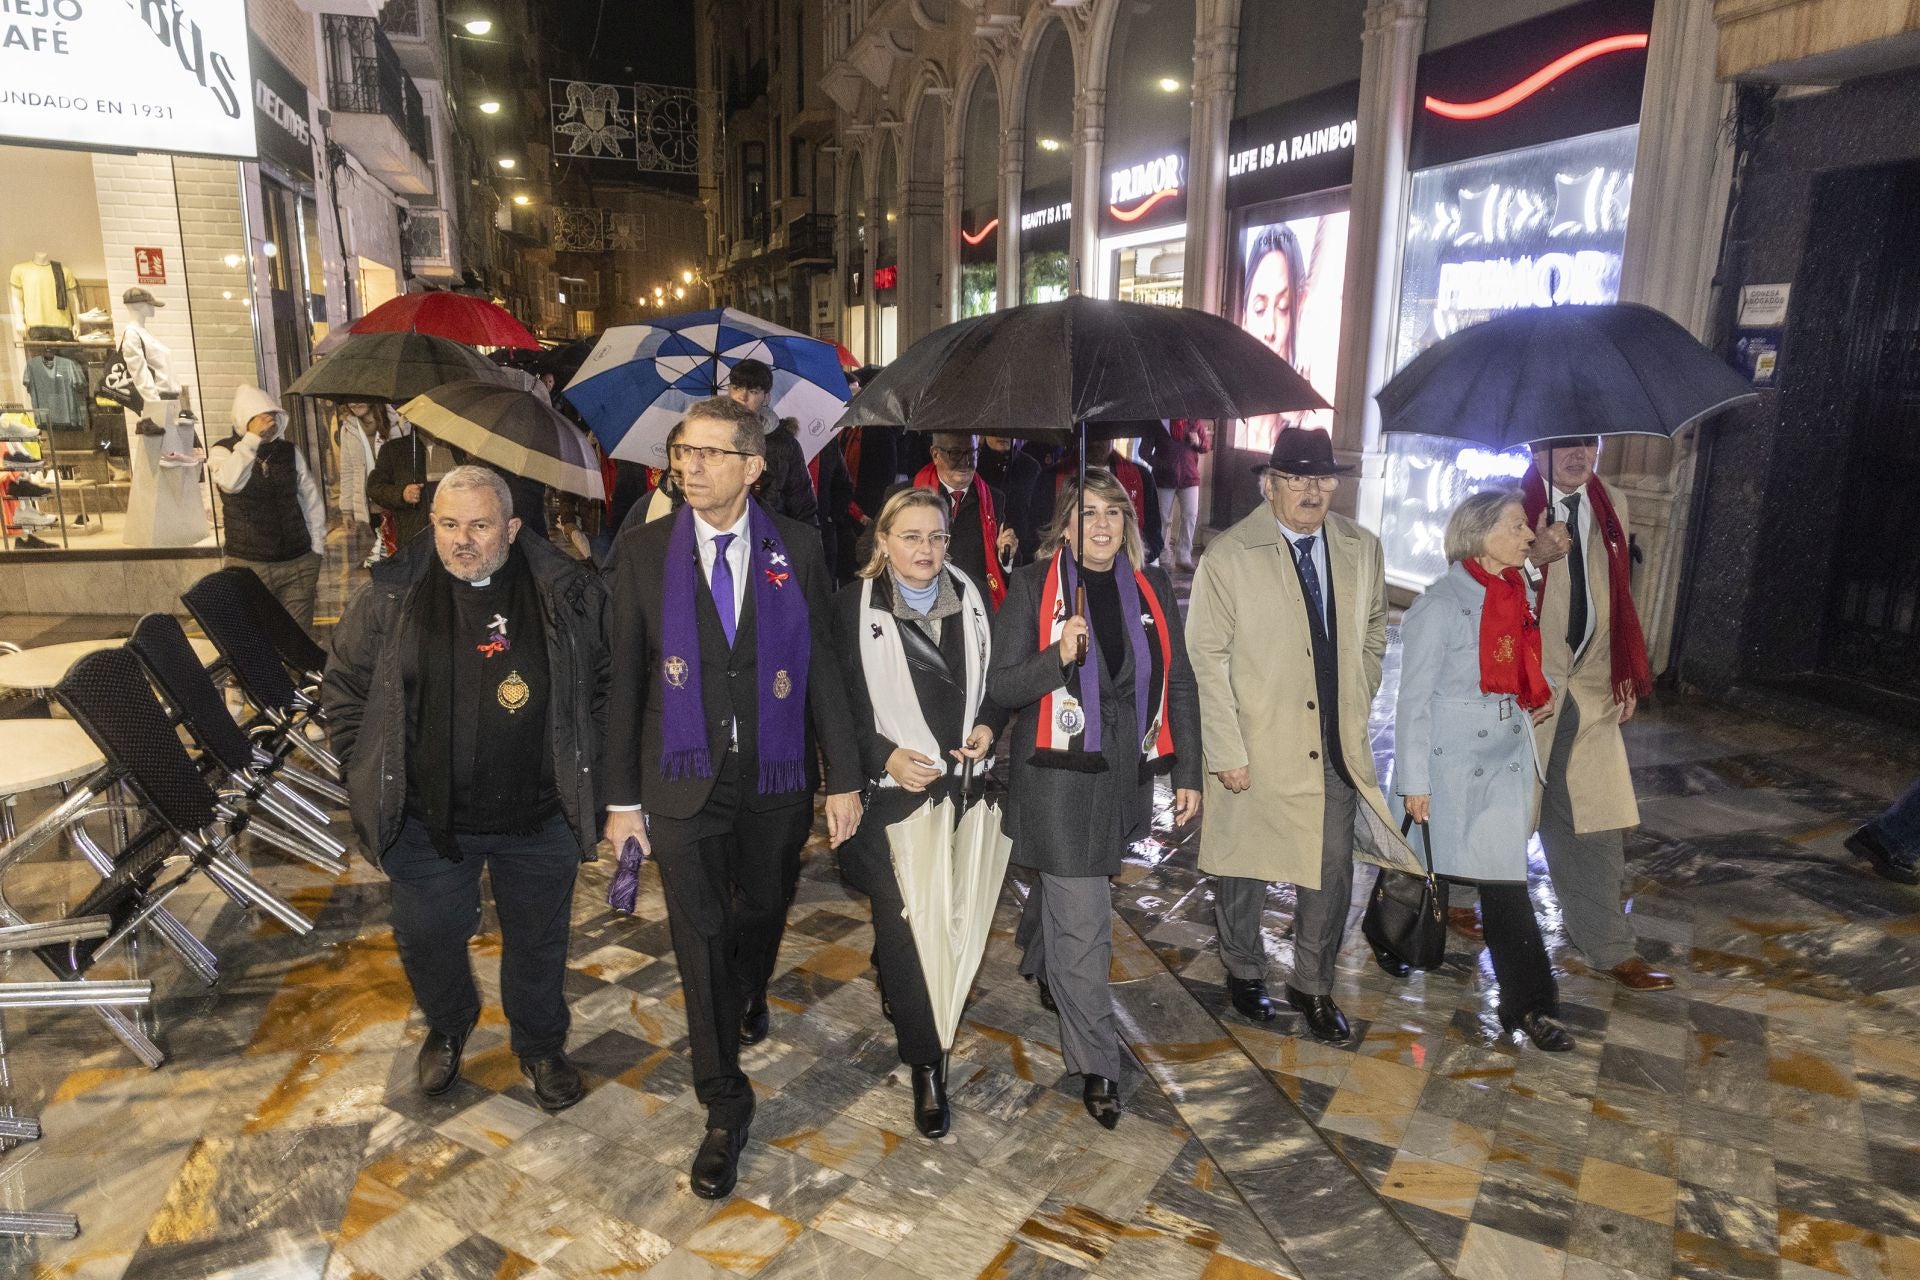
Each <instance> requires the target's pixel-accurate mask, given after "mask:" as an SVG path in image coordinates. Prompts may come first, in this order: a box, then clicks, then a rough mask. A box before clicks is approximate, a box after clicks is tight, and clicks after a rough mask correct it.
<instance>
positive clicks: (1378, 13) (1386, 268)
mask: <svg viewBox="0 0 1920 1280" xmlns="http://www.w3.org/2000/svg"><path fill="white" fill-rule="evenodd" d="M1426 24H1427V5H1426V0H1372V2H1371V3H1369V4H1368V5H1367V19H1366V32H1365V34H1364V35H1363V36H1362V37H1361V43H1362V52H1361V56H1360V117H1359V125H1358V128H1359V136H1358V138H1356V140H1355V142H1354V149H1353V214H1352V221H1351V222H1350V224H1349V227H1348V233H1347V278H1346V295H1347V296H1346V306H1345V308H1344V309H1343V311H1342V314H1341V318H1340V367H1339V374H1338V380H1337V382H1336V383H1335V387H1336V390H1335V393H1334V401H1335V413H1334V418H1333V441H1334V446H1335V448H1336V449H1338V450H1340V451H1341V452H1342V453H1343V454H1345V455H1347V456H1348V457H1350V458H1351V457H1352V456H1353V455H1356V454H1357V455H1358V459H1359V462H1360V468H1361V470H1360V485H1359V494H1358V497H1357V509H1356V511H1355V515H1356V516H1357V518H1358V519H1359V520H1360V522H1361V523H1362V524H1364V525H1366V526H1368V527H1369V528H1374V529H1377V528H1379V526H1380V509H1381V497H1382V490H1381V485H1382V482H1383V480H1384V478H1385V474H1386V456H1385V454H1384V453H1383V452H1382V450H1381V443H1380V410H1379V407H1378V406H1377V405H1376V404H1374V401H1373V393H1374V392H1376V391H1378V390H1379V389H1380V387H1381V385H1382V384H1383V383H1385V382H1386V380H1387V379H1388V377H1390V376H1391V375H1392V373H1393V328H1394V317H1395V314H1396V312H1397V311H1398V303H1399V294H1400V249H1401V244H1402V242H1403V241H1404V239H1405V233H1406V220H1407V151H1408V145H1409V142H1410V141H1411V137H1412V131H1413V108H1414V101H1413V86H1414V77H1415V75H1416V73H1417V72H1418V71H1419V68H1420V47H1421V44H1422V43H1423V41H1424V39H1425V35H1426Z"/></svg>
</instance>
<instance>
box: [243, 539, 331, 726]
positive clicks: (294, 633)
mask: <svg viewBox="0 0 1920 1280" xmlns="http://www.w3.org/2000/svg"><path fill="white" fill-rule="evenodd" d="M219 574H220V576H221V577H223V578H228V579H231V580H232V582H231V586H232V590H233V592H234V594H235V595H236V596H237V597H239V600H240V603H241V605H242V607H244V608H245V609H246V611H247V615H248V616H249V617H251V618H252V619H253V622H254V625H255V626H257V627H259V628H260V630H261V631H263V632H265V633H266V637H267V643H268V644H270V645H272V646H273V651H274V653H275V654H277V655H278V656H279V658H280V661H281V662H282V663H284V664H285V665H286V668H287V670H288V671H290V672H291V673H292V674H293V682H294V684H296V685H298V686H299V687H300V688H301V690H302V691H303V692H308V691H313V693H314V696H316V697H317V696H318V694H317V691H318V689H319V687H320V681H321V679H322V677H324V676H325V675H326V673H327V651H326V650H325V649H323V648H321V647H320V644H319V642H318V641H316V640H315V639H314V638H313V637H312V636H310V635H308V634H307V629H306V628H305V627H303V626H301V625H300V622H299V620H298V619H296V618H295V617H294V616H293V615H292V614H291V613H288V612H287V606H286V605H284V604H281V603H280V597H279V596H276V595H274V594H273V592H272V591H270V590H268V589H267V584H266V583H264V582H262V581H260V575H259V574H257V573H255V572H254V571H253V570H251V569H245V568H241V567H240V566H238V565H234V566H231V567H229V568H225V569H221V570H219Z"/></svg>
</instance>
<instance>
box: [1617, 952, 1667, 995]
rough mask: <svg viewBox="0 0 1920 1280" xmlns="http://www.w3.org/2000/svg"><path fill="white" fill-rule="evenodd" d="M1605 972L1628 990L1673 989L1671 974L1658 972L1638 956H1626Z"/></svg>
mask: <svg viewBox="0 0 1920 1280" xmlns="http://www.w3.org/2000/svg"><path fill="white" fill-rule="evenodd" d="M1606 973H1607V976H1608V977H1609V978H1612V979H1613V980H1614V981H1615V982H1617V983H1619V984H1620V985H1621V986H1623V987H1625V988H1626V989H1627V990H1629V991H1671V990H1673V975H1672V974H1667V973H1662V972H1660V971H1659V970H1658V969H1656V968H1654V967H1653V966H1652V965H1650V964H1648V963H1647V962H1646V961H1645V960H1642V959H1641V958H1640V957H1639V956H1628V957H1627V958H1626V959H1625V960H1622V961H1621V962H1620V963H1619V964H1617V965H1615V966H1613V968H1611V969H1608V970H1607V971H1606Z"/></svg>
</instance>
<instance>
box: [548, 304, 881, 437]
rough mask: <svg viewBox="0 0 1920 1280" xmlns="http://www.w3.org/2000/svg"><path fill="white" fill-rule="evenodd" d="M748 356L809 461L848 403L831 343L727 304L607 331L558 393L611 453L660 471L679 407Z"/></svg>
mask: <svg viewBox="0 0 1920 1280" xmlns="http://www.w3.org/2000/svg"><path fill="white" fill-rule="evenodd" d="M748 359H752V360H759V361H762V362H764V363H766V364H767V365H769V366H771V367H772V369H773V397H772V398H771V399H770V400H769V401H768V402H767V404H768V407H769V408H770V409H772V410H773V412H774V415H775V416H776V417H781V418H794V419H796V420H798V422H799V423H800V445H801V448H803V449H804V450H805V451H806V455H807V457H808V459H812V457H813V455H814V454H816V453H818V452H820V450H821V449H822V448H823V447H824V446H825V445H826V443H827V441H828V440H830V439H832V438H833V428H834V423H835V422H836V421H837V420H838V419H839V417H840V415H841V413H842V412H844V411H845V409H846V407H847V375H846V373H845V372H844V371H843V370H842V369H841V367H840V358H839V356H838V354H837V353H836V352H835V351H834V347H833V344H832V343H831V342H822V341H820V340H819V339H818V338H809V337H807V336H806V335H805V334H802V333H795V332H794V331H793V330H791V329H783V328H781V327H780V326H779V325H777V324H768V323H767V322H766V321H765V320H760V319H757V318H755V317H753V316H750V315H748V314H747V313H746V312H744V311H735V310H733V309H732V308H731V307H726V308H722V309H720V310H717V311H694V312H690V313H689V314H687V315H683V316H673V317H671V318H669V319H665V320H661V321H658V322H656V323H654V324H634V325H622V326H621V327H620V328H617V329H609V330H607V331H606V332H605V333H604V334H602V335H601V336H600V341H599V342H597V343H595V344H594V348H593V353H592V354H591V355H589V356H588V357H587V361H586V363H585V364H583V365H581V366H580V372H578V373H576V374H575V375H574V376H573V381H571V382H569V383H568V384H567V391H566V394H567V399H568V400H569V401H570V402H571V403H572V404H573V407H574V408H575V409H577V410H579V412H580V416H581V417H583V418H585V419H586V420H587V425H588V426H589V427H591V428H593V434H594V435H595V436H597V437H598V438H599V440H600V444H601V447H602V448H604V449H605V450H606V451H607V453H608V454H609V455H610V456H612V457H615V458H619V459H622V460H624V461H627V462H639V463H643V464H645V465H646V466H649V467H664V466H666V465H667V433H668V432H669V431H671V430H673V427H674V424H675V423H677V422H679V421H680V419H681V418H683V417H685V416H686V410H687V406H688V405H690V404H692V403H693V402H694V401H696V400H704V399H706V398H707V397H708V396H714V395H719V394H720V393H721V392H722V391H723V390H724V389H725V387H726V385H727V377H728V374H729V372H730V371H731V370H732V368H733V366H734V365H736V364H738V363H739V362H740V361H742V360H748Z"/></svg>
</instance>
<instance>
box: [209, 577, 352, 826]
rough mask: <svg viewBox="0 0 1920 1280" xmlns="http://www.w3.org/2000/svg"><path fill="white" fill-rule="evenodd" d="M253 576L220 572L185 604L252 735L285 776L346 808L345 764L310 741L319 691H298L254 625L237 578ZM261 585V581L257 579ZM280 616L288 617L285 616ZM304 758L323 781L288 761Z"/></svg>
mask: <svg viewBox="0 0 1920 1280" xmlns="http://www.w3.org/2000/svg"><path fill="white" fill-rule="evenodd" d="M240 573H245V574H246V575H247V576H248V577H253V574H252V571H251V570H235V569H221V570H219V571H218V572H215V573H210V574H208V575H207V576H206V577H204V578H202V579H200V581H198V582H196V583H194V584H193V585H192V586H191V587H189V588H187V591H186V593H185V594H184V595H182V596H181V597H180V599H181V600H182V601H183V602H185V604H186V606H187V611H188V612H189V613H191V614H192V615H193V619H194V621H195V622H197V623H199V624H200V629H201V630H202V631H204V632H206V633H207V638H208V639H209V640H211V641H213V644H214V647H215V648H216V649H218V650H219V651H220V656H221V658H222V659H223V660H224V661H225V663H226V668H227V672H228V674H230V675H231V676H232V677H233V679H234V682H235V683H236V684H238V685H239V687H240V692H241V694H242V695H243V696H245V698H246V699H247V701H248V702H250V703H252V704H253V706H254V709H255V710H256V711H257V712H259V718H258V719H257V720H256V721H254V722H252V723H250V724H249V725H248V726H247V732H248V734H249V735H250V736H252V737H253V738H254V739H255V740H256V741H257V742H259V743H260V744H261V745H262V746H264V747H266V748H267V749H268V750H269V751H271V752H272V753H273V754H274V755H275V757H276V758H277V759H278V760H279V761H280V765H279V769H280V772H281V773H282V774H283V775H284V776H285V777H286V778H287V779H288V780H290V781H292V782H295V783H297V784H298V785H299V786H301V787H303V788H304V789H306V790H307V791H309V792H312V793H313V794H315V795H318V796H320V797H322V798H324V799H326V800H327V801H329V802H331V803H333V804H335V805H339V806H342V807H344V806H345V805H346V804H347V803H348V800H347V793H346V790H345V789H344V788H343V787H341V786H340V785H339V783H340V776H341V775H340V761H339V760H338V759H336V758H335V757H334V755H333V753H332V752H330V751H328V750H327V749H326V748H325V747H323V746H321V745H320V744H319V743H318V742H315V741H314V740H313V739H312V737H310V736H309V734H308V732H307V730H308V727H309V726H312V727H314V728H319V727H321V726H322V723H323V722H322V720H321V716H320V701H319V695H318V691H317V690H315V691H311V692H310V691H306V690H302V689H300V688H297V687H296V686H295V685H294V682H293V678H292V677H291V676H289V675H288V674H287V667H286V665H285V664H284V663H283V662H282V660H281V658H280V656H279V653H278V652H277V651H276V650H275V648H274V646H273V644H272V642H271V640H269V639H268V637H267V634H266V632H265V631H264V630H263V629H262V628H261V626H260V625H259V623H258V622H256V621H255V619H254V616H253V611H252V609H250V608H249V606H248V605H247V601H246V596H245V594H244V591H245V588H244V587H242V586H241V584H240V583H239V582H238V581H236V575H237V574H240ZM255 581H258V579H255ZM281 612H283V613H284V612H285V610H282V611H281ZM295 751H297V752H299V753H300V754H301V755H303V756H305V757H306V758H307V759H308V760H309V761H311V762H312V763H313V764H315V765H317V766H318V767H319V768H320V770H321V771H322V773H323V774H324V775H325V776H324V777H322V776H320V775H318V774H314V773H310V772H308V771H307V770H305V769H301V768H298V767H296V766H295V765H294V764H293V762H292V761H291V760H289V759H287V757H288V756H289V755H290V754H291V753H292V752H295Z"/></svg>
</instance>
